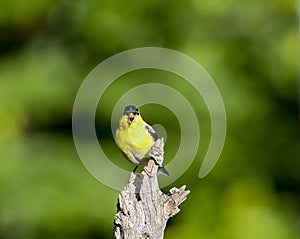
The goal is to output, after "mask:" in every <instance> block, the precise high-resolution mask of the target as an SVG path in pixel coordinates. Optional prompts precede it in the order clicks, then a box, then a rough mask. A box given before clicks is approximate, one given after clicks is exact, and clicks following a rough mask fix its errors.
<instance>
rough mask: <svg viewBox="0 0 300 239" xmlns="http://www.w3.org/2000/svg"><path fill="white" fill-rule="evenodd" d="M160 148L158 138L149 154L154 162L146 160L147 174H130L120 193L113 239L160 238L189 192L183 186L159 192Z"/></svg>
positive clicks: (160, 140) (161, 155) (161, 148)
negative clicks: (168, 192) (167, 193)
mask: <svg viewBox="0 0 300 239" xmlns="http://www.w3.org/2000/svg"><path fill="white" fill-rule="evenodd" d="M163 147H164V143H163V139H158V140H157V141H156V143H155V145H154V146H153V147H152V149H151V151H150V153H149V154H150V156H152V157H153V158H154V159H155V161H154V160H149V161H148V164H147V165H146V171H147V173H145V172H144V171H143V172H142V174H141V175H140V174H139V175H136V174H133V173H132V174H131V176H130V180H129V182H128V184H127V186H126V187H125V189H124V191H122V192H121V193H120V194H119V197H118V204H117V213H116V214H115V221H114V235H115V238H117V239H121V238H122V239H131V238H139V239H142V238H153V239H160V238H163V235H164V230H165V227H166V223H167V221H168V219H169V218H170V217H173V216H174V215H176V214H177V213H178V212H179V211H180V209H179V208H178V206H179V205H180V204H181V203H182V202H183V201H184V200H185V199H186V197H187V195H188V194H189V193H190V191H189V190H185V185H184V186H182V187H181V188H179V189H178V188H172V189H171V190H170V194H169V195H166V194H164V193H163V192H162V191H161V190H160V189H159V185H158V180H157V170H158V164H159V165H161V164H162V162H163V152H164V150H163Z"/></svg>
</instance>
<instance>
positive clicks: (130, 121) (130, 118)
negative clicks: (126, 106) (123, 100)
mask: <svg viewBox="0 0 300 239" xmlns="http://www.w3.org/2000/svg"><path fill="white" fill-rule="evenodd" d="M133 120H134V114H133V113H130V114H129V123H132V121H133Z"/></svg>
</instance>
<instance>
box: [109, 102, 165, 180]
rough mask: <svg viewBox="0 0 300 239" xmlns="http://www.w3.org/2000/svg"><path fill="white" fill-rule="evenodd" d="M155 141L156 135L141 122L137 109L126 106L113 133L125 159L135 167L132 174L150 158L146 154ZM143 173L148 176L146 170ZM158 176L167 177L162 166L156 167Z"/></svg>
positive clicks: (148, 126)
mask: <svg viewBox="0 0 300 239" xmlns="http://www.w3.org/2000/svg"><path fill="white" fill-rule="evenodd" d="M157 139H158V136H157V133H156V132H155V130H154V129H153V128H152V127H151V126H150V125H149V124H147V123H146V122H145V121H144V120H143V118H142V116H141V114H140V112H139V109H138V108H137V107H135V106H134V105H128V106H126V107H125V108H124V113H123V115H122V117H121V119H120V121H119V127H118V129H117V130H116V133H115V142H116V144H117V146H118V147H119V148H120V150H121V151H122V153H123V154H124V155H125V157H126V158H127V159H128V160H129V161H130V162H131V163H133V164H134V165H136V167H135V168H134V170H133V172H135V170H136V169H137V168H138V166H145V165H146V164H147V161H148V160H149V159H150V158H151V157H150V156H149V154H148V153H149V151H150V149H151V148H152V146H153V145H154V143H155V141H156V140H157ZM154 161H155V160H154ZM155 162H156V161H155ZM156 163H157V162H156ZM144 171H145V172H146V173H147V174H148V175H149V172H148V171H147V170H146V168H144ZM158 174H165V175H167V176H169V172H168V171H167V170H166V169H165V168H164V167H163V166H162V165H158ZM149 176H150V175H149Z"/></svg>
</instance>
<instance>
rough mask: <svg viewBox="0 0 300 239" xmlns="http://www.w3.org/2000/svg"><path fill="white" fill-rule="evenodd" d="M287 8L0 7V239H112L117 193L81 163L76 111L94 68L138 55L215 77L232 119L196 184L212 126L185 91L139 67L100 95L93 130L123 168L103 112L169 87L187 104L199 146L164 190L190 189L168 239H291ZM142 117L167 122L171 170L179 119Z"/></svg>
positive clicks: (294, 105)
mask: <svg viewBox="0 0 300 239" xmlns="http://www.w3.org/2000/svg"><path fill="white" fill-rule="evenodd" d="M296 9H297V3H296V1H292V0H273V1H260V0H253V1H232V0H230V1H221V0H212V1H201V0H199V1H198V0H188V1H183V0H174V1H172V2H169V1H157V0H156V1H155V0H154V1H116V0H112V1H96V0H94V1H83V0H79V1H70V0H69V1H67V0H65V1H53V0H52V1H50V0H44V1H37V0H28V1H21V0H10V1H4V0H1V1H0V156H1V160H0V238H7V239H15V238H32V239H35V238H72V239H73V238H78V239H79V238H80V239H81V238H82V239H83V238H112V237H113V216H114V213H115V211H116V200H117V195H118V192H116V191H114V190H112V189H110V188H107V187H106V186H104V185H102V184H100V183H99V182H98V181H97V180H95V179H94V178H93V177H92V176H91V175H90V174H89V173H88V171H87V170H86V168H85V167H84V166H83V164H82V163H81V161H80V159H79V157H78V155H77V152H76V150H75V146H74V144H73V139H72V131H71V119H72V107H73V102H74V99H75V96H76V92H77V90H78V88H79V86H80V84H81V82H82V81H83V79H84V78H85V77H86V75H87V74H88V73H89V72H90V71H91V70H92V69H93V68H94V67H95V66H96V65H97V64H98V63H100V62H101V61H103V60H105V59H106V58H108V57H110V56H112V55H114V54H116V53H118V52H120V51H124V50H128V49H131V48H136V47H145V46H159V47H166V48H171V49H174V50H178V51H181V52H183V53H185V54H187V55H189V56H191V57H193V58H194V59H195V60H197V61H198V62H199V63H200V64H201V65H202V66H203V67H204V68H205V69H206V70H207V71H208V72H209V73H210V75H211V76H212V77H213V78H214V80H215V82H216V84H217V86H218V88H219V90H220V92H221V94H222V97H223V100H224V104H225V107H226V111H227V120H228V131H227V138H226V143H225V146H224V150H223V153H222V155H221V157H220V159H219V162H218V163H217V165H216V167H215V168H214V170H213V171H212V172H211V173H210V174H209V175H208V176H207V177H206V178H204V179H198V172H199V168H200V165H201V162H202V160H203V157H204V155H205V152H206V150H207V146H208V142H209V133H210V130H209V128H210V122H209V116H208V112H207V109H206V108H205V105H204V103H203V101H202V99H201V97H198V96H197V95H196V92H195V91H194V90H193V89H191V87H190V86H189V85H188V84H186V83H185V82H184V81H183V80H181V79H177V80H171V79H172V77H173V78H174V76H171V75H170V74H169V75H165V74H166V73H161V72H154V71H151V70H148V71H143V72H134V73H132V74H128V75H126V76H124V78H126V77H129V78H130V79H132V81H129V80H128V81H124V79H123V80H122V79H120V81H116V83H114V85H113V86H111V88H110V90H111V92H113V93H109V92H107V94H106V96H103V102H106V103H103V102H102V105H103V107H102V108H101V109H102V110H99V111H98V112H97V132H98V134H99V135H101V136H102V138H101V141H100V143H101V145H102V147H103V149H104V151H105V152H106V153H107V154H111V155H113V156H114V157H113V158H114V160H115V161H116V162H115V163H116V164H118V162H119V160H120V161H122V160H123V159H122V155H121V153H119V151H118V150H117V148H116V146H115V145H114V142H113V138H112V136H111V129H110V113H111V111H112V109H113V105H114V102H115V101H116V100H117V99H118V97H119V96H121V95H122V94H123V93H124V92H126V91H127V90H128V89H130V88H131V87H132V86H134V85H138V84H140V83H141V82H159V81H160V80H161V79H163V78H167V79H169V84H170V85H171V86H173V87H174V88H176V89H179V90H181V92H182V94H184V95H186V96H187V98H188V100H189V101H190V102H191V104H192V105H194V106H195V112H196V113H197V116H198V118H199V120H200V125H199V126H200V127H201V133H203V134H202V135H201V146H200V148H199V151H198V154H197V158H196V159H195V161H194V162H193V164H192V166H191V167H190V168H189V170H188V171H187V172H186V173H185V174H184V175H183V176H182V177H181V178H180V179H178V180H177V181H176V182H174V183H173V184H172V185H170V188H171V187H173V186H181V185H183V184H186V185H187V188H188V189H190V190H191V194H190V195H189V197H188V200H187V201H185V202H184V203H183V204H182V205H181V206H180V208H181V209H182V211H181V212H180V213H179V214H178V215H176V216H175V217H174V218H172V219H171V220H170V221H169V223H168V227H167V229H166V232H165V238H183V237H184V238H205V239H213V238H222V239H223V238H225V239H240V238H243V239H248V238H249V239H250V238H251V239H252V238H255V239H261V238H272V239H294V238H295V239H296V238H299V235H300V160H299V159H300V140H299V114H298V113H299V112H298V107H299V106H298V82H297V74H298V72H297V71H298V70H297V68H298V63H297V57H298V56H297V55H298V52H299V49H298V41H299V35H298V34H299V33H298V29H297V11H296ZM100 104H101V102H100ZM197 106H199V107H197ZM178 107H180V104H179V106H178ZM157 110H160V111H161V113H160V114H159V116H158V115H157V114H156V112H157ZM141 111H142V113H143V114H144V118H145V119H146V120H147V121H148V122H149V123H161V124H162V125H165V126H166V129H167V131H168V141H167V144H166V161H168V160H170V159H171V158H172V156H173V155H174V154H175V152H176V147H177V146H178V141H179V137H180V136H179V133H178V132H179V125H178V122H177V121H176V120H175V118H174V120H172V121H171V122H170V120H168V119H170V118H171V117H174V115H172V114H171V113H170V112H169V111H168V110H167V109H164V108H162V107H159V106H157V105H146V106H144V107H142V109H141ZM183 160H184V159H183ZM122 162H124V165H123V166H122V167H125V168H127V169H131V168H132V165H130V164H128V163H127V162H125V161H122ZM112 176H113V175H112ZM168 189H169V188H164V189H163V191H165V192H167V190H168Z"/></svg>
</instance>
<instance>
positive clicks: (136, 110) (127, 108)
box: [124, 105, 139, 115]
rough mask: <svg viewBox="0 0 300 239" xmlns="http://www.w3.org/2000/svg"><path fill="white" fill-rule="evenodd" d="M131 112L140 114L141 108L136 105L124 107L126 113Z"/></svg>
mask: <svg viewBox="0 0 300 239" xmlns="http://www.w3.org/2000/svg"><path fill="white" fill-rule="evenodd" d="M130 113H133V114H135V115H138V114H139V109H138V108H136V107H135V106H133V105H128V106H126V107H125V109H124V115H129V114H130Z"/></svg>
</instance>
